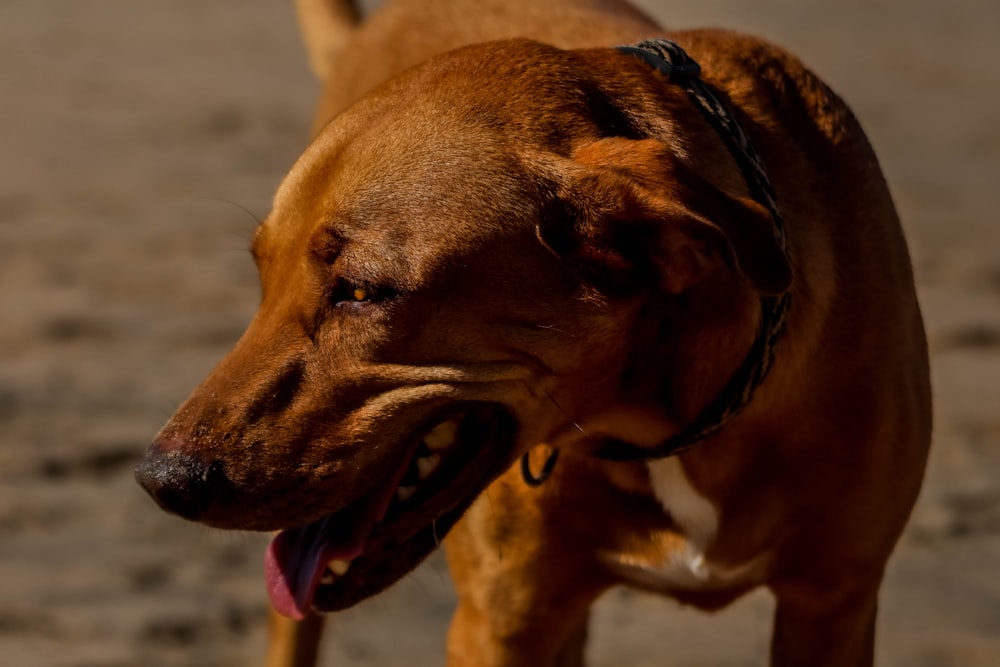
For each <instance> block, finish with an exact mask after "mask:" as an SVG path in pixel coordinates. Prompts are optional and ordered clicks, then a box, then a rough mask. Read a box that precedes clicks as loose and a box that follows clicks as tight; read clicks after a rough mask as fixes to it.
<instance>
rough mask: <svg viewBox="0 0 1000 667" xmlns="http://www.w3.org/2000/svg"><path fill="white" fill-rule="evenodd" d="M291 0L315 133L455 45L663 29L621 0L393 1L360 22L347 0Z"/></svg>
mask: <svg viewBox="0 0 1000 667" xmlns="http://www.w3.org/2000/svg"><path fill="white" fill-rule="evenodd" d="M296 1H297V6H298V10H299V20H300V24H301V26H302V30H303V36H304V37H305V38H306V39H305V41H306V44H307V48H308V50H309V52H310V61H311V62H312V64H313V69H314V71H315V72H316V73H317V75H318V76H319V77H320V79H322V80H323V81H324V91H323V96H322V98H321V101H320V105H319V108H318V110H317V114H316V124H315V126H314V129H315V130H317V131H318V130H319V128H321V127H322V126H323V124H325V122H326V121H328V120H329V119H331V118H332V117H333V116H335V115H336V114H337V113H339V112H340V111H342V110H344V109H346V108H347V107H348V106H350V104H351V103H352V102H354V101H355V100H357V99H358V98H359V97H361V96H362V95H364V94H365V93H366V92H368V91H369V90H371V89H372V88H374V87H375V86H377V85H378V84H379V83H381V82H383V81H385V80H387V79H389V78H391V77H392V76H394V75H396V74H398V73H399V72H401V71H403V70H404V69H406V68H408V67H412V66H414V65H417V64H419V63H421V62H423V61H425V60H427V59H428V58H430V57H431V56H434V55H437V54H439V53H444V52H446V51H450V50H452V49H456V48H458V47H461V46H466V45H469V44H477V43H480V42H489V41H494V40H500V39H511V38H515V37H524V38H528V39H534V40H538V41H540V42H544V43H546V44H551V45H553V46H558V47H560V48H584V47H591V46H594V47H596V46H607V45H609V44H627V43H630V42H634V41H637V40H639V39H642V38H645V37H649V36H653V35H656V34H659V33H661V32H662V30H661V28H659V26H657V24H656V23H655V22H654V21H653V20H652V19H651V18H649V17H648V16H646V15H644V14H642V13H641V12H639V11H638V10H636V9H635V8H633V7H632V6H631V5H629V4H627V3H625V2H622V1H621V0H585V1H583V2H580V1H579V0H548V1H546V2H535V1H534V0H452V1H448V0H399V1H396V2H389V3H386V4H385V5H384V6H382V7H380V8H379V9H377V10H376V11H375V12H374V13H373V14H372V15H371V16H370V17H368V18H367V19H366V20H364V21H359V20H358V19H357V17H358V13H357V11H356V10H355V8H354V3H353V2H351V0H296ZM310 37H311V38H310Z"/></svg>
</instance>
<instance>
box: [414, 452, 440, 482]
mask: <svg viewBox="0 0 1000 667" xmlns="http://www.w3.org/2000/svg"><path fill="white" fill-rule="evenodd" d="M439 463H441V455H440V454H431V455H430V456H422V457H420V458H419V459H417V474H419V475H420V479H427V478H428V477H430V475H431V473H432V472H434V469H435V468H437V467H438V464H439Z"/></svg>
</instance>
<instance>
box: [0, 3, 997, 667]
mask: <svg viewBox="0 0 1000 667" xmlns="http://www.w3.org/2000/svg"><path fill="white" fill-rule="evenodd" d="M642 4H643V6H645V7H646V8H647V9H649V10H650V11H652V12H653V13H654V14H655V15H657V16H659V17H660V18H662V20H663V21H665V22H666V23H667V24H669V25H672V26H677V27H680V26H694V25H709V24H714V25H722V26H728V27H735V28H740V29H743V30H749V31H753V32H757V33H760V34H763V35H766V36H768V37H770V38H772V39H774V40H776V41H778V42H781V43H783V44H785V45H787V46H789V47H791V48H792V49H793V50H795V51H796V52H798V53H799V54H800V55H801V56H802V57H803V58H804V59H805V60H806V61H807V62H808V63H810V64H811V65H812V66H813V67H814V68H815V69H817V70H818V71H819V72H820V73H821V74H822V75H823V76H825V77H826V78H827V79H828V80H829V81H830V82H831V83H832V84H833V85H834V87H835V88H837V89H838V90H839V91H840V92H842V94H843V95H844V96H845V97H846V98H847V99H848V100H849V101H850V102H851V103H852V105H853V106H854V107H855V110H856V111H857V112H858V114H859V116H860V117H861V119H862V121H863V123H864V124H865V125H866V127H867V128H868V130H869V131H870V134H871V137H872V140H873V142H874V144H875V145H876V148H877V149H878V151H879V153H880V155H881V157H882V160H883V163H884V166H885V169H886V171H887V174H888V177H889V181H890V183H891V184H892V186H893V189H894V192H895V195H896V197H897V200H898V203H899V207H900V209H901V213H902V216H903V218H904V220H905V223H906V226H907V230H908V232H909V235H910V239H911V242H912V246H913V254H914V257H915V263H916V268H917V276H918V280H919V287H920V294H921V297H922V301H923V305H924V309H925V315H926V319H927V325H928V329H929V333H930V340H931V344H932V353H933V365H934V376H935V384H936V393H937V409H936V413H937V414H936V417H937V431H936V439H935V449H934V453H933V460H932V465H931V468H930V471H929V474H928V478H927V483H926V486H925V489H924V493H923V496H922V499H921V501H920V504H919V506H918V508H917V510H916V513H915V515H914V518H913V521H912V523H911V526H910V528H909V530H908V531H907V533H906V535H905V537H904V539H903V541H902V543H901V545H900V548H899V551H898V553H897V555H896V557H895V558H894V560H893V561H892V564H891V568H890V571H889V575H888V581H887V584H886V586H885V589H884V592H883V598H882V621H881V627H880V636H879V647H878V653H879V655H880V658H881V664H882V665H884V666H902V665H906V666H907V667H921V666H926V667H932V666H933V667H941V666H947V665H954V666H962V667H977V666H982V667H986V666H995V665H1000V567H998V565H1000V410H998V408H1000V220H998V215H997V210H998V208H1000V195H998V190H1000V130H998V129H997V125H996V120H997V119H998V118H1000V75H998V74H1000V39H998V32H997V31H998V28H1000V3H997V2H996V1H995V0H951V1H950V2H947V3H945V2H937V1H933V2H932V1H930V0H879V1H871V0H757V1H756V2H750V1H749V0H698V1H695V0H675V1H673V2H668V1H654V0H648V1H647V2H644V3H642ZM289 5H290V3H285V2H280V1H273V0H212V2H203V1H201V0H170V1H162V2H135V1H134V0H87V2H82V1H71V0H0V664H4V665H18V666H20V667H43V666H44V667H56V666H74V667H83V666H91V667H96V666H102V667H121V666H126V665H145V666H149V667H160V666H164V667H166V666H173V665H177V666H180V665H186V666H198V665H206V666H207V665H213V666H218V667H224V666H229V665H233V666H235V665H252V664H255V663H257V662H259V660H260V656H261V654H262V648H263V643H264V627H263V620H264V615H265V610H266V601H265V595H264V591H263V586H262V578H261V564H260V562H261V552H262V548H263V542H262V539H261V538H260V537H259V536H252V535H234V534H225V533H221V532H216V531H211V530H208V529H204V528H200V527H197V526H194V525H191V524H187V523H185V522H183V521H181V520H179V519H175V518H171V517H169V516H166V515H164V514H162V513H160V512H159V511H157V510H156V509H155V507H154V506H153V505H152V503H151V502H150V501H149V500H148V499H147V498H146V497H145V496H144V495H143V494H142V493H141V492H140V490H139V489H138V488H137V487H136V486H135V484H134V483H133V481H132V472H131V469H132V466H133V464H134V462H135V460H136V458H137V457H138V456H139V454H140V452H141V451H142V450H143V448H144V447H145V445H146V443H147V441H148V440H149V439H150V438H151V436H152V435H153V433H155V431H156V430H157V428H158V427H159V426H160V424H161V423H162V422H163V421H164V420H165V419H166V417H167V416H169V414H170V413H171V412H172V410H173V408H174V407H175V406H176V405H177V404H178V402H179V401H180V400H182V399H183V398H184V397H185V396H186V394H187V393H188V391H189V390H190V389H191V388H192V387H193V386H194V385H195V383H196V382H197V381H198V380H199V379H200V378H201V377H202V376H203V375H204V374H205V373H206V372H207V371H208V369H209V368H210V367H211V366H212V364H213V363H214V362H215V361H216V360H217V359H219V358H220V357H221V356H222V354H223V353H224V352H225V351H226V350H227V348H228V347H229V346H230V345H231V344H232V343H233V341H234V340H235V339H236V337H237V336H238V335H239V333H240V332H241V330H242V328H243V327H244V325H245V324H246V323H247V322H248V320H249V318H250V316H251V314H252V312H253V310H254V308H255V305H256V302H257V281H256V277H255V272H254V269H253V267H252V264H251V261H250V258H249V254H248V253H247V252H246V249H247V245H248V238H249V235H250V233H251V231H252V229H253V227H254V225H255V221H254V217H253V216H254V215H256V216H258V217H259V216H262V215H264V214H265V213H266V211H267V208H268V202H269V198H270V196H271V193H272V192H273V190H274V188H275V186H276V185H277V183H278V181H279V179H280V177H281V175H282V174H283V172H284V171H285V170H286V169H287V168H288V166H289V165H290V163H291V162H292V160H293V159H294V158H295V156H296V153H297V151H298V150H299V149H300V148H301V147H302V145H303V142H304V139H305V136H306V133H307V127H308V123H309V114H310V109H311V106H312V101H313V99H314V95H315V88H314V83H313V81H312V80H311V78H310V75H309V73H308V72H307V70H306V67H305V62H304V57H303V54H302V52H301V49H300V46H299V43H298V38H297V33H296V31H295V27H294V24H293V17H292V13H291V10H290V7H289ZM244 207H245V209H247V210H244ZM248 211H249V212H248ZM251 212H252V213H251ZM859 381H863V378H859ZM844 445H845V446H850V445H851V443H844ZM451 608H452V594H451V591H450V588H449V583H448V578H447V573H446V570H445V568H444V567H443V565H442V563H441V562H440V559H434V560H432V561H431V562H430V563H428V565H426V566H425V567H423V568H422V569H421V570H419V571H418V572H417V573H415V574H414V575H412V576H411V577H409V578H408V579H407V580H406V581H404V582H403V583H402V584H400V585H399V586H397V587H396V588H395V589H394V590H393V591H391V592H390V593H389V594H386V595H384V596H382V597H380V598H378V599H376V600H373V601H371V602H369V603H367V604H365V605H363V606H362V607H361V608H359V609H357V610H354V611H351V612H349V613H346V614H344V615H342V616H339V617H338V618H337V619H336V621H335V625H336V627H335V630H334V632H333V633H332V636H331V637H330V639H329V640H328V642H327V644H326V646H325V655H326V664H328V665H335V666H337V667H346V666H356V665H413V664H419V665H433V664H440V662H441V656H442V645H443V637H444V630H445V626H446V623H447V618H448V616H449V614H450V611H451ZM770 610H771V602H770V600H769V599H768V598H767V596H766V595H763V594H761V595H755V596H751V597H750V598H748V599H746V600H744V601H743V602H741V603H740V604H738V605H737V606H736V607H734V608H732V609H731V610H728V611H726V612H724V613H722V614H719V615H717V616H715V617H710V616H706V615H702V614H699V613H696V612H692V611H688V610H684V609H681V608H680V607H678V606H677V605H675V604H674V603H671V602H669V601H665V600H661V599H657V598H650V597H645V596H641V595H637V594H633V593H628V592H624V591H623V592H616V593H613V594H611V595H609V596H608V597H607V598H606V599H605V600H604V601H603V602H602V603H601V604H600V606H599V608H598V610H597V612H596V614H595V618H594V639H593V642H592V646H591V651H590V654H591V658H592V664H594V665H598V666H606V667H610V666H612V665H634V666H645V665H663V664H672V665H684V666H688V667H694V666H696V665H715V666H717V665H727V666H743V665H763V664H764V663H765V661H766V647H767V633H768V617H769V614H770Z"/></svg>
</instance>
